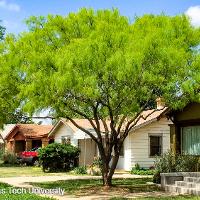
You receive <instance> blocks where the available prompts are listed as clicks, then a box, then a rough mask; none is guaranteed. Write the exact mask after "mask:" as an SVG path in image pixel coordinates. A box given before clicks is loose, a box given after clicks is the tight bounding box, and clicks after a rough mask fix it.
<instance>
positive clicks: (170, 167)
mask: <svg viewBox="0 0 200 200" xmlns="http://www.w3.org/2000/svg"><path fill="white" fill-rule="evenodd" d="M155 169H156V170H157V171H159V172H165V173H167V172H175V169H176V154H174V153H173V152H171V151H168V152H166V153H164V154H163V155H162V156H159V157H156V159H155Z"/></svg>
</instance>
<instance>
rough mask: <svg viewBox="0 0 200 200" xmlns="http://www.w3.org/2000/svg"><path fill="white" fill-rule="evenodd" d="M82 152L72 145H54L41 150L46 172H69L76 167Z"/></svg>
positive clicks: (43, 167)
mask: <svg viewBox="0 0 200 200" xmlns="http://www.w3.org/2000/svg"><path fill="white" fill-rule="evenodd" d="M79 153H80V150H79V149H78V148H77V147H74V146H72V145H71V144H58V143H52V144H49V145H48V146H46V147H44V148H42V149H40V150H39V162H40V164H41V166H42V169H43V171H44V172H59V171H69V170H71V169H72V168H74V167H75V166H76V162H77V160H78V156H79Z"/></svg>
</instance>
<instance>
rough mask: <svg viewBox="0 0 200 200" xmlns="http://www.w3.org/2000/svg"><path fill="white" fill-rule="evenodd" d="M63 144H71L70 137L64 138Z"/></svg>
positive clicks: (62, 139)
mask: <svg viewBox="0 0 200 200" xmlns="http://www.w3.org/2000/svg"><path fill="white" fill-rule="evenodd" d="M61 143H62V144H71V139H70V137H68V136H62V138H61Z"/></svg>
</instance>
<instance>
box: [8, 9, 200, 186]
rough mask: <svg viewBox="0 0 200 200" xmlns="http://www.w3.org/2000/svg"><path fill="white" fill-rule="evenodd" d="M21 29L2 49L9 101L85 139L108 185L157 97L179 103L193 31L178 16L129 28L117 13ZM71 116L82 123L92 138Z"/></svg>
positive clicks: (38, 21) (83, 13) (50, 20)
mask: <svg viewBox="0 0 200 200" xmlns="http://www.w3.org/2000/svg"><path fill="white" fill-rule="evenodd" d="M27 25H28V27H29V31H28V32H26V33H23V34H21V35H19V36H18V37H17V38H13V39H10V40H9V41H8V44H7V46H8V47H7V48H8V50H7V53H8V54H11V55H12V56H11V57H12V58H14V57H15V59H14V60H16V64H15V67H16V69H17V70H18V71H19V72H18V74H19V77H20V78H21V82H20V84H19V87H18V88H20V93H19V94H18V95H17V98H18V99H20V100H21V102H22V106H23V107H24V108H25V109H26V110H28V111H29V112H30V113H33V112H35V111H37V110H42V109H51V111H52V112H53V113H54V115H55V116H56V117H65V118H67V119H68V120H70V121H71V122H72V123H73V124H74V125H75V126H76V127H78V128H79V129H81V130H82V131H83V132H85V133H87V134H88V135H89V136H90V137H91V138H92V139H93V140H94V141H95V142H96V144H97V147H98V149H99V153H100V157H101V159H102V162H103V170H102V172H103V173H102V176H103V183H104V185H106V186H110V185H111V184H112V176H113V174H114V171H115V168H116V165H117V162H118V159H119V153H120V149H121V147H122V145H123V142H124V140H125V138H126V137H127V135H128V134H129V132H130V131H131V129H132V128H133V127H134V125H135V124H136V123H137V121H138V120H139V119H140V118H142V117H143V116H142V115H140V113H141V112H142V111H143V110H144V109H145V108H146V107H147V105H148V104H149V103H150V102H152V100H155V99H156V98H157V97H158V96H162V97H163V98H165V101H166V103H168V104H170V103H171V104H172V105H174V106H175V107H177V106H180V104H181V103H182V101H181V103H180V101H178V100H176V99H179V98H180V95H178V94H180V93H181V92H182V90H181V88H182V84H183V83H185V81H186V80H187V79H188V78H189V77H190V72H191V66H192V62H193V60H194V59H195V55H196V54H197V53H198V52H197V51H195V47H196V46H198V45H199V40H200V37H199V30H198V29H195V28H193V27H192V26H191V25H190V22H189V21H188V19H187V17H185V16H176V17H169V16H165V15H159V16H153V15H145V16H143V17H141V18H136V19H135V21H134V22H133V23H131V22H130V21H129V20H128V18H127V17H124V16H121V15H120V14H119V12H118V11H117V10H112V11H111V10H100V11H93V10H91V9H90V10H87V9H82V10H80V11H79V12H78V13H70V14H69V15H68V16H66V17H64V16H51V15H49V16H48V17H31V18H30V19H29V20H27ZM193 47H194V48H193ZM75 117H76V118H77V117H79V118H85V119H87V120H88V121H89V122H90V123H91V125H92V127H93V129H94V130H95V133H96V134H95V135H94V134H93V132H90V131H89V130H87V129H85V128H84V127H81V126H80V125H79V124H77V123H76V121H74V120H73V118H75ZM102 129H103V130H104V131H103V132H102V131H101V130H102Z"/></svg>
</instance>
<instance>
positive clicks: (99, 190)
mask: <svg viewBox="0 0 200 200" xmlns="http://www.w3.org/2000/svg"><path fill="white" fill-rule="evenodd" d="M151 181H152V179H151V178H135V179H113V187H111V188H109V189H106V188H104V187H102V181H101V180H91V179H90V180H68V181H56V182H43V183H31V184H32V185H34V186H38V187H41V188H56V187H60V188H63V189H65V195H73V196H90V195H97V196H98V195H99V196H101V195H102V194H106V193H107V194H109V195H110V196H116V197H114V198H110V200H128V199H130V198H123V196H125V195H131V194H133V196H134V193H135V194H136V193H144V196H145V192H163V191H162V190H161V189H160V188H159V187H158V186H156V185H151V184H147V182H151ZM162 194H163V193H162ZM117 196H119V197H117ZM134 199H138V200H158V199H160V200H187V199H191V200H197V199H200V197H197V196H172V197H167V195H166V197H165V196H163V195H161V196H159V197H157V196H154V195H152V197H137V198H134Z"/></svg>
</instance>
